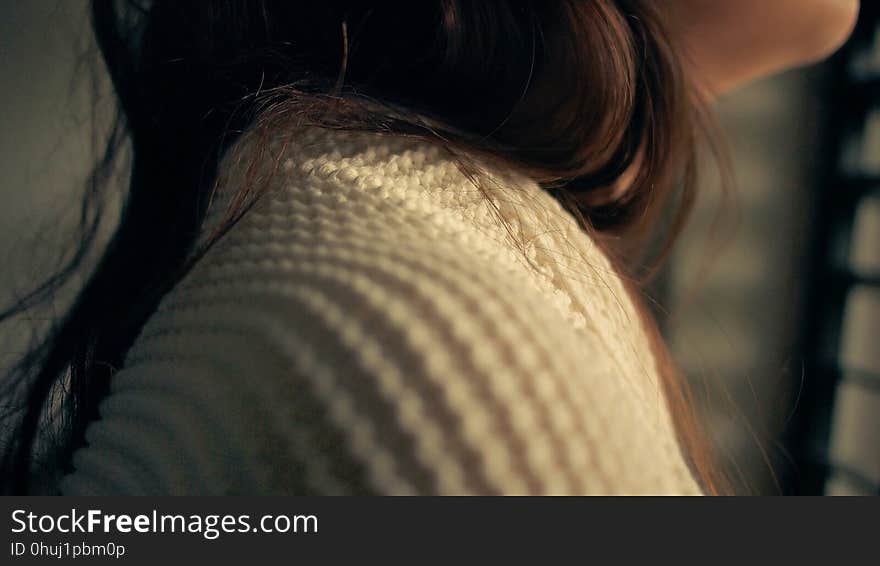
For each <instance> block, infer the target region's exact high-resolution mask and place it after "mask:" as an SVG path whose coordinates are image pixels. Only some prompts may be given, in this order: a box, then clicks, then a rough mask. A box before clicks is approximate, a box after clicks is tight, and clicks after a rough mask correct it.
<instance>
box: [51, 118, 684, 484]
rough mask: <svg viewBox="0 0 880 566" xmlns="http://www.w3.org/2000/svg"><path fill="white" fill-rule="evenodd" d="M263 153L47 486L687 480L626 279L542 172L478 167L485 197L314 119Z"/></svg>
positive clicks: (226, 192)
mask: <svg viewBox="0 0 880 566" xmlns="http://www.w3.org/2000/svg"><path fill="white" fill-rule="evenodd" d="M241 145H243V146H244V147H246V144H241ZM245 153H246V152H245ZM227 161H232V160H231V159H228V160H227ZM279 163H280V165H281V167H280V168H279V170H278V174H277V175H276V176H275V178H274V181H273V182H272V183H271V185H270V186H269V187H268V188H267V190H266V192H265V194H264V195H263V196H262V198H261V199H259V200H258V201H257V204H256V205H255V206H254V207H253V208H251V209H250V210H249V211H248V212H247V213H245V214H244V216H243V217H242V218H241V220H240V221H239V222H238V223H237V224H235V225H234V227H233V228H232V229H231V230H229V231H228V232H227V233H226V234H225V235H224V236H223V237H222V238H221V239H220V240H219V241H218V242H217V243H216V244H215V245H214V246H213V247H212V248H211V249H210V250H209V251H208V252H207V254H205V255H204V256H203V257H202V258H201V259H199V260H198V262H197V263H196V264H195V267H194V268H193V269H192V271H191V272H190V273H189V274H188V275H187V276H186V277H185V278H184V279H183V280H182V281H181V282H180V283H179V284H178V285H177V286H176V287H175V288H174V289H173V290H172V291H171V292H170V293H169V294H168V295H167V296H166V297H165V298H164V299H163V301H162V303H161V305H160V307H159V309H158V310H157V312H156V313H155V314H154V315H153V316H152V317H151V318H150V320H149V321H148V322H147V324H146V325H145V326H144V328H143V330H142V332H141V334H140V336H139V338H138V339H137V341H136V342H135V344H134V346H133V347H132V349H131V350H130V351H129V353H128V355H127V359H126V363H125V366H124V367H123V368H122V369H121V370H120V371H119V372H118V373H117V374H115V375H114V377H113V379H112V382H111V390H110V394H109V396H108V397H107V398H106V399H105V400H104V401H103V403H102V405H101V416H102V418H101V420H99V421H96V422H94V423H92V425H91V426H90V427H89V429H88V432H87V441H88V445H87V446H86V447H84V448H82V449H80V450H79V451H77V453H76V454H75V457H74V466H75V471H74V473H72V474H71V475H69V476H67V477H65V478H64V479H63V480H62V482H61V491H62V492H63V493H65V494H72V495H73V494H76V495H80V494H254V493H261V494H262V493H265V494H269V493H271V494H368V493H379V494H599V493H609V494H610V493H627V494H636V493H655V494H659V493H680V494H696V493H699V488H698V487H697V485H696V483H695V481H694V480H693V478H692V476H691V474H690V472H689V471H688V469H687V466H686V465H685V461H684V459H683V457H682V455H681V451H680V449H679V447H678V445H677V443H676V441H675V435H674V432H673V427H672V424H671V420H670V416H669V414H668V410H667V408H666V403H665V401H664V397H663V394H662V392H661V390H660V387H659V384H658V378H657V372H656V367H655V361H654V359H653V357H652V355H651V352H650V347H649V344H648V340H647V338H646V336H645V334H644V332H643V330H642V328H641V326H640V322H639V317H638V315H637V313H636V310H635V308H634V306H633V304H632V302H631V300H630V299H629V298H628V295H627V292H626V291H625V290H624V286H623V285H622V282H621V281H620V279H619V278H618V276H617V275H616V274H615V273H614V271H613V269H612V267H611V265H610V263H609V261H608V260H607V258H606V257H605V256H603V254H602V253H601V252H600V250H599V249H598V248H597V247H596V245H595V244H594V243H593V241H592V240H591V239H590V238H589V237H588V236H587V235H586V234H585V233H584V232H583V231H582V230H580V229H579V228H578V226H577V223H576V222H575V220H574V218H573V217H572V216H571V215H569V214H568V213H567V212H565V211H564V210H563V209H562V208H561V207H560V206H559V204H557V202H556V201H555V200H554V199H553V198H551V197H550V196H549V195H548V194H546V193H545V192H544V191H543V190H541V189H540V188H539V187H538V186H537V185H535V184H534V183H532V182H530V181H527V180H525V179H522V178H519V177H516V176H511V175H502V174H500V173H498V172H493V171H491V170H489V169H488V168H487V169H486V171H485V176H486V179H487V180H488V181H487V183H486V184H485V186H487V187H488V195H486V194H482V193H481V192H480V191H478V190H477V188H476V187H475V186H474V184H473V183H472V182H471V181H470V180H469V179H468V178H467V177H466V176H465V175H464V174H462V173H461V172H460V170H459V168H458V167H457V165H456V163H455V162H454V160H452V159H451V158H450V157H449V156H448V155H447V154H446V152H445V151H443V150H442V149H440V148H438V147H436V146H434V145H433V144H430V143H428V142H425V141H420V140H416V139H412V138H407V137H403V136H389V135H378V134H366V133H344V132H330V131H327V130H319V129H309V130H305V131H304V132H303V133H301V134H300V135H298V136H295V138H294V143H293V144H292V145H290V146H289V147H287V148H286V149H285V153H284V154H283V156H282V159H281V160H280V161H279ZM229 167H230V169H229V170H230V171H235V169H234V167H233V166H231V165H229ZM230 178H231V179H237V181H235V182H230V183H228V185H227V186H226V187H224V188H223V189H222V190H221V192H220V194H219V195H218V197H217V199H216V201H215V203H214V206H213V207H212V209H211V212H210V214H209V217H208V220H207V222H206V226H205V228H204V234H205V235H206V236H207V234H210V233H211V232H212V230H213V228H214V227H216V226H217V224H218V222H220V220H221V218H222V217H223V213H224V209H225V207H226V203H228V202H229V197H230V195H231V194H232V193H233V192H234V191H235V190H237V188H238V187H237V183H239V182H242V181H241V178H242V176H240V175H239V176H236V175H231V176H230ZM499 215H500V216H501V217H503V218H504V219H506V220H507V224H508V227H507V228H506V227H505V226H504V223H502V222H500V221H499V217H498V216H499ZM515 241H520V242H523V243H524V244H525V250H524V251H525V253H523V250H520V249H517V246H516V245H514V242H515Z"/></svg>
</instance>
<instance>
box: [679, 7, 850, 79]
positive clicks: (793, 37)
mask: <svg viewBox="0 0 880 566" xmlns="http://www.w3.org/2000/svg"><path fill="white" fill-rule="evenodd" d="M669 9H670V10H671V22H672V25H673V26H674V28H675V29H674V32H675V33H676V34H677V36H678V37H680V38H681V39H682V42H683V44H684V46H685V49H686V51H687V52H688V54H689V56H690V59H691V61H692V63H693V64H694V65H695V67H696V73H697V76H698V78H699V80H700V81H701V82H702V83H703V84H704V86H705V87H706V88H707V89H708V91H709V92H710V94H720V93H723V92H726V91H728V90H730V89H732V88H735V87H737V86H739V85H742V84H744V83H747V82H750V81H753V80H756V79H759V78H761V77H764V76H767V75H772V74H774V73H777V72H780V71H783V70H786V69H790V68H793V67H798V66H801V65H807V64H812V63H816V62H819V61H821V60H823V59H825V58H827V57H828V56H830V55H832V54H833V53H834V52H835V51H836V50H837V49H838V48H840V47H841V46H842V45H843V44H844V43H845V42H846V40H847V39H848V38H849V36H850V35H851V34H852V31H853V27H854V26H855V23H856V20H857V19H858V13H859V0H670V1H669Z"/></svg>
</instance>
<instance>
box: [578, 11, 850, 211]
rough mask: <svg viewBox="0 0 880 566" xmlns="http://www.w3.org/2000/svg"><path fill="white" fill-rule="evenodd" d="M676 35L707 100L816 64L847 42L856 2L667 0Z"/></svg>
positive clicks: (628, 178) (614, 189) (623, 183)
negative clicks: (760, 80) (759, 80)
mask: <svg viewBox="0 0 880 566" xmlns="http://www.w3.org/2000/svg"><path fill="white" fill-rule="evenodd" d="M668 1H669V9H670V10H671V12H670V16H671V17H670V23H671V25H672V27H673V30H672V31H673V33H674V34H675V35H674V37H676V38H679V39H680V40H681V42H682V45H683V47H684V51H685V53H686V55H687V57H688V61H689V63H690V64H691V65H692V66H693V69H692V72H693V73H694V75H695V79H696V81H697V84H698V85H699V86H700V87H702V88H703V89H704V90H705V92H706V94H707V96H708V97H709V98H710V99H711V98H713V97H715V96H717V95H720V94H723V93H725V92H727V91H730V90H732V89H734V88H736V87H738V86H741V85H744V84H747V83H749V82H752V81H755V80H757V79H760V78H763V77H766V76H769V75H773V74H775V73H779V72H782V71H785V70H787V69H791V68H795V67H799V66H803V65H809V64H813V63H818V62H820V61H822V60H824V59H826V58H827V57H829V56H831V55H832V54H834V52H835V51H837V50H838V49H839V48H840V47H842V46H843V44H844V43H846V40H847V39H849V36H850V35H851V34H852V32H853V28H854V27H855V24H856V21H857V20H858V15H859V0H668ZM638 166H639V164H638V161H636V163H635V164H634V165H633V166H632V167H630V169H629V170H628V171H627V172H625V173H624V174H623V175H622V176H621V177H620V179H618V180H617V182H616V183H614V185H612V186H610V187H608V188H606V189H604V190H600V191H597V192H596V193H595V194H594V195H593V196H592V197H591V198H590V199H589V200H590V201H591V202H592V203H593V204H597V205H598V204H602V203H606V202H609V201H613V200H615V199H617V198H619V197H620V196H621V195H622V194H624V193H625V192H626V191H627V190H628V189H629V187H630V185H631V184H632V181H633V178H634V177H635V174H636V171H637V169H638Z"/></svg>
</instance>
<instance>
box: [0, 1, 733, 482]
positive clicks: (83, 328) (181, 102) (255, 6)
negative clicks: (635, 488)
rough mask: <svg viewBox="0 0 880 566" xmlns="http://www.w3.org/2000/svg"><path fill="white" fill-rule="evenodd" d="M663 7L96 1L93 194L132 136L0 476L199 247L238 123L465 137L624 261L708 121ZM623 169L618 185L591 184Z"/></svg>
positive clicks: (674, 386)
mask: <svg viewBox="0 0 880 566" xmlns="http://www.w3.org/2000/svg"><path fill="white" fill-rule="evenodd" d="M659 4H660V3H657V2H653V1H651V0H559V1H553V2H543V1H542V2H530V1H527V0H524V1H514V0H482V1H475V0H432V1H420V2H412V1H404V0H387V1H377V2H354V1H347V0H323V1H321V2H308V3H302V2H289V1H287V0H203V1H200V2H178V1H176V0H153V1H143V2H136V1H134V0H130V1H128V2H123V1H119V0H116V1H114V0H93V1H92V17H93V23H94V29H95V33H96V37H97V39H98V43H99V46H100V49H101V52H102V54H103V57H104V60H105V62H106V64H107V68H108V69H109V72H110V76H111V78H112V81H113V86H114V89H115V92H116V94H117V97H118V100H119V107H120V119H119V123H118V127H117V128H116V129H115V130H114V135H112V136H111V140H110V144H109V145H108V149H107V152H106V154H105V158H104V159H103V160H102V162H101V163H99V165H98V167H97V168H96V172H95V174H94V175H93V177H92V179H91V182H92V187H93V189H94V190H93V191H91V194H92V195H93V196H94V195H97V194H99V193H98V189H99V188H100V187H101V185H102V183H104V182H105V177H106V172H107V171H109V170H110V168H111V166H112V164H113V162H114V156H115V155H116V152H117V150H118V148H119V147H120V144H121V143H123V142H124V141H126V140H128V141H129V142H130V144H131V155H132V165H131V181H130V186H129V191H128V193H127V197H126V201H125V206H124V209H123V213H122V217H121V220H120V223H119V225H118V228H117V230H116V232H115V234H114V236H113V238H112V241H111V242H110V244H109V246H108V248H107V249H106V250H105V251H104V254H103V256H102V258H101V261H100V262H99V264H98V266H97V268H96V269H95V271H94V272H93V273H92V275H91V277H90V278H89V280H88V282H87V284H86V285H85V286H84V288H83V289H82V290H81V291H80V294H79V295H78V298H77V300H76V302H75V303H74V305H73V307H72V308H71V309H70V311H69V312H68V313H67V315H66V316H65V317H64V319H63V320H62V321H60V323H59V324H58V325H57V327H56V328H55V330H53V332H51V333H50V334H49V336H48V337H47V339H46V341H45V342H44V343H43V344H42V345H41V346H40V347H38V348H36V349H35V350H34V351H33V352H31V354H30V355H28V356H27V357H26V359H25V360H24V361H23V363H22V364H21V365H20V366H19V367H18V371H17V375H16V378H15V380H13V381H12V383H13V385H10V387H9V389H8V391H7V396H8V397H9V398H10V400H11V401H13V406H15V407H17V408H18V409H17V410H14V411H10V412H9V414H8V415H7V418H8V419H9V420H10V421H14V423H15V424H16V426H17V427H18V429H17V430H18V432H17V434H15V435H14V436H13V439H12V441H11V442H10V443H9V448H8V452H7V453H8V457H7V461H6V466H7V470H8V471H10V472H11V474H9V475H7V477H9V478H11V479H12V485H11V486H10V489H11V490H15V491H24V490H25V489H27V478H28V475H29V473H30V471H31V466H32V460H33V458H32V453H33V451H34V443H35V439H37V438H38V437H39V436H40V429H41V426H42V424H43V423H44V422H45V420H46V417H45V415H46V413H47V411H49V406H48V405H49V403H48V400H49V399H50V398H51V397H52V396H53V393H57V392H59V391H60V392H61V398H62V399H63V401H62V402H60V404H59V405H58V406H59V407H60V408H61V417H62V418H61V422H62V423H63V426H61V427H60V430H61V431H62V434H61V435H60V438H59V442H58V450H57V451H56V452H55V453H54V458H55V460H54V462H55V463H56V465H57V467H58V469H59V470H62V471H63V470H65V468H66V467H67V466H69V461H70V455H71V453H72V451H73V450H75V449H76V448H77V447H79V446H81V445H82V443H83V442H84V439H83V437H84V430H85V427H86V425H87V424H88V422H90V421H91V420H92V419H95V418H97V416H98V415H97V404H98V401H99V400H100V399H101V398H102V397H103V396H104V395H105V394H106V392H107V388H108V383H109V380H110V378H111V376H112V373H113V368H117V367H119V366H120V365H121V364H122V361H123V359H124V355H125V353H126V351H127V350H128V348H129V347H130V345H131V343H132V341H133V340H134V338H135V336H136V334H137V332H138V330H139V328H140V327H141V326H142V325H143V323H144V322H145V320H146V319H147V317H148V316H149V315H150V314H151V313H152V311H153V310H154V309H155V307H156V305H157V303H158V301H159V299H160V298H161V297H162V295H163V294H164V293H165V292H167V290H168V289H169V288H170V287H171V286H173V285H174V283H175V282H176V281H177V280H178V279H179V277H180V276H181V274H182V273H183V272H184V271H185V270H186V269H187V267H188V265H189V264H188V261H187V258H188V257H190V256H191V254H192V253H193V252H194V251H197V250H194V246H195V242H196V237H197V234H198V231H199V229H200V227H201V223H202V220H203V219H204V217H205V212H206V208H207V203H208V201H209V199H210V195H211V192H212V190H213V188H214V187H215V185H216V183H217V182H218V166H219V164H220V161H221V159H222V158H223V156H224V155H225V153H226V152H227V150H228V149H229V148H230V147H231V145H232V144H233V143H234V142H235V141H236V139H238V138H239V137H240V135H241V134H242V133H244V132H250V133H254V132H256V135H258V136H259V135H265V136H268V135H271V132H272V131H274V130H277V129H278V128H279V127H282V125H283V126H284V127H292V125H295V124H298V125H317V126H322V127H329V128H343V129H358V130H368V131H375V132H389V133H396V134H405V135H411V136H419V137H423V138H425V139H429V140H432V141H434V142H436V143H440V144H442V145H443V146H444V147H446V148H447V149H448V150H449V151H450V152H452V153H454V154H455V155H457V156H459V157H460V158H461V163H462V167H463V168H464V169H468V163H471V161H470V159H471V158H472V157H473V156H478V157H479V158H481V159H487V160H490V161H492V162H494V163H496V164H498V165H501V166H503V167H506V168H509V169H511V170H514V171H517V172H520V173H522V174H525V175H527V176H528V177H530V178H532V179H534V180H535V181H536V182H538V183H539V184H540V185H541V186H542V187H544V188H545V189H546V190H547V191H549V192H550V193H551V194H552V195H554V196H555V197H557V198H558V199H559V200H560V201H561V202H562V203H563V205H564V206H566V208H567V209H568V210H570V211H571V212H572V213H573V214H575V215H576V217H577V218H578V219H580V221H581V223H582V226H583V228H584V230H587V231H589V232H590V233H591V234H592V235H593V236H594V237H596V238H597V240H598V241H600V242H603V245H604V246H605V248H606V249H607V251H608V253H609V254H610V255H611V256H612V257H613V258H615V261H616V262H617V265H618V269H619V270H620V272H621V274H622V275H625V276H627V273H629V272H631V271H632V266H633V265H636V263H635V261H634V258H636V257H637V255H635V254H637V253H638V252H639V251H640V250H642V249H644V248H645V245H646V243H647V242H649V241H653V239H655V236H656V230H655V226H656V220H657V219H658V218H659V217H660V216H661V215H663V213H664V210H668V208H669V207H668V206H667V205H668V204H669V203H672V202H674V203H675V207H676V208H675V209H674V210H673V212H672V214H671V218H672V229H671V230H670V233H675V232H676V231H677V227H678V226H680V224H681V221H682V220H683V219H684V217H685V215H686V212H687V209H688V205H689V203H690V201H691V200H692V195H693V192H694V175H693V171H694V165H695V160H696V148H697V142H698V140H699V139H700V135H701V131H702V127H703V125H704V123H705V122H704V120H703V118H702V116H703V110H702V109H703V103H702V101H701V100H700V98H699V96H698V94H697V93H698V90H697V89H696V88H695V85H693V84H691V82H690V81H689V75H688V74H687V73H685V72H684V68H685V67H684V65H685V62H684V60H683V58H682V56H681V54H680V53H679V51H678V49H677V48H676V45H675V44H674V42H673V41H672V38H671V37H670V30H669V28H668V25H667V22H665V21H664V18H663V13H662V12H661V10H662V8H661V6H660V5H659ZM290 131H291V132H293V131H294V130H293V129H291V130H290ZM257 153H259V152H257ZM251 157H252V159H253V160H254V163H257V162H258V161H259V160H260V156H259V155H252V156H251ZM470 172H471V173H474V172H473V171H470ZM473 176H474V178H475V181H476V182H477V183H478V184H479V179H478V175H477V174H474V175H473ZM624 177H626V180H627V185H626V187H625V190H624V191H622V192H621V193H619V194H615V196H614V198H611V199H609V198H607V197H603V196H602V195H605V194H606V193H607V191H608V189H609V187H613V186H615V185H616V184H619V183H621V181H622V179H624ZM676 187H678V188H680V189H681V190H680V191H679V192H678V193H677V197H678V198H674V199H671V198H670V196H672V195H673V194H676V193H674V190H673V189H675V188H676ZM258 192H259V183H245V184H244V185H243V186H242V187H241V188H240V190H239V195H238V198H236V199H235V203H236V204H235V206H234V208H233V210H231V211H230V216H229V219H230V222H234V220H235V218H236V217H237V216H240V214H241V212H242V211H243V210H244V209H245V208H246V207H247V204H248V203H249V202H252V201H253V198H255V197H257V196H258ZM95 202H99V201H97V200H89V201H87V202H86V204H85V206H84V210H86V211H89V210H91V208H90V207H92V206H94V203H95ZM94 216H95V215H93V214H84V218H93V217H94ZM95 222H96V220H94V219H93V220H92V221H90V222H86V229H85V231H84V233H85V234H86V235H87V237H85V238H84V240H83V245H82V247H81V248H82V249H81V250H80V253H78V254H76V256H75V257H74V258H73V260H72V261H71V262H70V263H69V264H68V265H66V266H65V268H64V269H63V270H61V272H60V273H59V274H58V275H57V276H56V277H54V278H53V279H50V280H49V281H47V282H46V283H45V284H44V285H42V286H40V287H39V288H38V289H37V290H36V291H34V293H32V294H31V295H29V296H27V297H25V298H24V299H23V301H22V302H20V303H19V304H18V305H16V306H15V307H13V309H10V310H9V311H8V312H6V313H3V314H2V315H0V317H8V316H10V315H11V314H13V313H16V312H20V311H21V310H22V309H24V308H28V307H29V306H31V305H33V304H34V303H36V302H37V301H39V300H41V299H45V298H46V297H47V296H48V295H49V294H51V293H52V291H53V290H55V289H56V288H57V287H58V286H59V285H60V284H61V283H62V282H63V281H64V280H65V279H66V277H67V276H68V275H69V274H70V273H71V272H72V271H73V270H75V269H76V268H77V267H78V265H79V263H80V262H81V260H82V257H83V255H84V252H83V251H82V250H84V249H85V248H87V247H88V245H89V244H90V241H91V234H92V233H93V226H94V224H95ZM157 225H161V226H163V229H162V230H161V231H158V230H156V228H155V227H156V226H157ZM90 230H92V232H90ZM670 241H671V240H670ZM664 249H665V248H664ZM631 294H633V296H634V297H636V298H637V295H638V293H637V290H636V288H635V287H633V289H632V292H631ZM642 312H643V313H645V314H646V315H647V312H648V311H647V310H646V309H645V308H642ZM645 326H646V328H647V329H648V332H649V334H650V335H651V336H652V338H653V341H654V343H655V350H656V354H657V358H658V363H659V365H660V367H661V370H662V371H661V373H662V374H663V376H664V386H665V389H666V393H667V399H668V402H669V405H670V408H671V411H672V414H673V417H674V420H675V422H676V425H677V430H678V432H679V439H680V442H681V444H682V447H683V450H684V452H685V453H686V454H687V455H688V456H689V458H690V461H691V463H692V467H693V469H694V472H695V474H696V475H697V477H698V478H699V479H700V480H701V481H702V483H703V485H704V487H705V488H706V490H707V491H709V492H711V493H714V492H717V491H718V490H719V489H720V483H719V482H718V480H717V478H716V474H715V473H714V467H713V466H712V465H711V463H710V458H709V457H708V451H707V448H706V446H705V443H704V441H703V440H702V439H701V435H700V432H699V429H698V427H697V426H696V424H695V422H694V420H693V412H692V403H690V401H689V400H688V397H687V390H686V388H685V385H684V382H683V381H682V380H681V379H680V378H679V377H678V376H677V375H675V371H674V364H672V363H671V360H670V359H669V358H668V356H667V354H666V351H665V348H664V347H663V344H662V340H661V339H660V337H659V334H658V333H657V332H656V325H655V324H654V323H653V321H651V320H650V318H649V317H647V316H646V319H645Z"/></svg>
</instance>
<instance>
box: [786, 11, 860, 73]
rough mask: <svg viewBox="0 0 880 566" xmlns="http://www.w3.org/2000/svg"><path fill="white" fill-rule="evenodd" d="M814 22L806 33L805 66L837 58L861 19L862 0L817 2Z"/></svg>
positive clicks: (804, 33) (804, 34) (802, 54)
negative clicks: (837, 54) (835, 54)
mask: <svg viewBox="0 0 880 566" xmlns="http://www.w3.org/2000/svg"><path fill="white" fill-rule="evenodd" d="M814 3H816V4H818V6H817V7H816V10H814V12H815V13H814V17H813V18H811V19H812V21H810V22H807V25H806V26H805V28H806V29H804V32H803V34H802V37H803V38H804V45H803V46H802V47H803V49H802V50H801V53H800V55H801V57H802V61H801V62H802V63H816V62H818V61H822V60H824V59H826V58H828V57H830V56H831V55H833V54H834V53H835V52H836V51H837V50H838V49H840V48H841V47H842V46H843V45H844V44H845V43H846V41H847V40H848V39H849V38H850V36H851V35H852V33H853V30H854V29H855V27H856V22H858V19H859V7H860V2H859V0H814Z"/></svg>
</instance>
